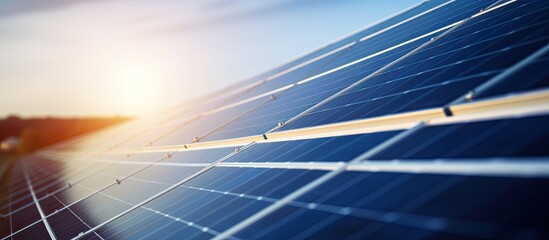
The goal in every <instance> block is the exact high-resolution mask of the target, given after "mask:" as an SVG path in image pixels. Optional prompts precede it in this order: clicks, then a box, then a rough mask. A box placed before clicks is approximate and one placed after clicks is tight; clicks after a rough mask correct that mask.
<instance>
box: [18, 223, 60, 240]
mask: <svg viewBox="0 0 549 240" xmlns="http://www.w3.org/2000/svg"><path fill="white" fill-rule="evenodd" d="M13 222H15V221H13ZM11 239H16V240H28V239H50V235H49V234H48V232H47V231H46V226H45V225H44V223H42V222H39V223H38V224H34V225H32V226H30V227H28V228H26V229H25V230H23V231H21V232H19V233H17V234H15V235H13V236H12V237H11Z"/></svg>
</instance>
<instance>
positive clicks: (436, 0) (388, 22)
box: [217, 0, 446, 94]
mask: <svg viewBox="0 0 549 240" xmlns="http://www.w3.org/2000/svg"><path fill="white" fill-rule="evenodd" d="M444 3H446V1H445V0H432V1H424V2H422V3H421V4H419V5H418V6H415V7H413V8H411V9H408V10H407V11H404V12H402V13H400V14H398V15H395V16H393V17H390V18H388V19H385V20H384V21H381V22H379V23H376V24H374V25H373V26H370V27H368V28H366V29H363V30H361V31H359V32H357V33H354V34H352V35H350V36H347V37H345V38H343V39H340V40H338V41H336V42H333V43H330V44H328V45H326V46H324V47H321V48H319V49H316V50H314V51H313V52H311V53H308V54H306V55H304V56H301V57H298V58H296V59H294V60H292V61H289V62H287V63H284V64H283V65H281V66H278V67H275V68H273V69H271V70H269V71H267V72H265V73H262V74H259V75H257V76H255V77H252V78H250V79H247V80H245V81H242V82H239V83H237V84H234V85H232V86H229V87H227V88H224V89H222V90H220V91H218V92H217V93H218V94H222V93H225V92H227V91H234V90H237V89H239V88H241V87H242V86H243V85H244V86H245V85H248V84H253V83H255V82H258V81H261V80H264V79H266V78H268V77H270V76H272V75H275V74H277V73H279V72H282V71H284V70H287V69H289V68H292V67H294V66H296V65H299V64H301V63H303V62H306V61H308V60H311V59H313V58H315V57H319V56H321V55H323V54H326V53H328V52H330V51H333V50H335V49H338V48H340V47H343V46H345V45H346V44H348V43H352V42H355V41H357V40H359V39H361V38H363V37H365V36H368V35H370V34H373V33H376V32H379V31H381V30H383V29H385V28H387V27H390V26H392V25H395V24H398V23H399V22H402V21H404V20H406V19H408V18H411V17H414V16H415V15H418V14H421V13H423V12H425V11H428V10H430V9H432V8H435V7H437V6H439V5H441V4H444Z"/></svg>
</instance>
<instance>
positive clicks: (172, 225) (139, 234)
mask: <svg viewBox="0 0 549 240" xmlns="http://www.w3.org/2000/svg"><path fill="white" fill-rule="evenodd" d="M184 226H187V223H183V222H180V221H176V220H175V218H174V217H171V216H169V217H167V216H166V215H162V214H158V213H156V212H154V211H153V210H151V209H145V208H138V209H136V210H134V211H132V212H130V213H128V214H127V215H124V216H123V217H121V218H119V219H117V220H114V221H113V222H111V223H109V224H108V225H107V226H106V227H103V228H100V229H99V230H98V231H97V232H98V234H99V235H100V236H101V237H103V238H105V239H170V238H172V239H173V238H177V235H176V233H179V234H180V235H179V237H185V236H187V238H190V237H191V236H192V237H193V239H210V238H211V237H212V234H209V233H207V232H204V231H202V229H200V228H186V229H185V230H184V231H182V230H181V228H182V227H184ZM178 231H179V232H178Z"/></svg>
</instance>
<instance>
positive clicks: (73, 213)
mask: <svg viewBox="0 0 549 240" xmlns="http://www.w3.org/2000/svg"><path fill="white" fill-rule="evenodd" d="M51 196H52V197H53V198H55V200H57V201H58V202H59V203H61V205H63V207H66V206H67V205H65V203H63V201H61V199H59V198H58V197H57V196H55V195H53V194H52V195H51ZM67 210H68V211H69V212H71V213H72V215H74V216H75V217H76V218H77V219H78V220H79V221H80V222H82V223H83V224H84V225H85V226H86V227H88V228H90V229H91V227H90V225H88V224H87V223H86V222H84V220H82V218H80V216H78V215H77V214H76V213H75V212H74V211H72V210H71V209H70V208H69V207H67ZM93 233H94V234H95V236H97V237H99V239H104V238H103V237H101V236H100V235H99V234H98V233H97V232H93Z"/></svg>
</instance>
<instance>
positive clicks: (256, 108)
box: [119, 1, 548, 148]
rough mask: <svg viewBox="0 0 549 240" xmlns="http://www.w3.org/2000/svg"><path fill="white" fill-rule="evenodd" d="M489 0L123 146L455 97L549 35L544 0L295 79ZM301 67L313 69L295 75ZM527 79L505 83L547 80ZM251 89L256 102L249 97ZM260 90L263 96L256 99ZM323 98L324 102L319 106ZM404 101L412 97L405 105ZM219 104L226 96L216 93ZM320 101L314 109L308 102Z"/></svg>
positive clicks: (463, 5) (294, 124)
mask: <svg viewBox="0 0 549 240" xmlns="http://www.w3.org/2000/svg"><path fill="white" fill-rule="evenodd" d="M489 4H490V3H489V2H484V1H474V2H471V1H467V2H459V1H456V2H451V3H449V4H447V5H444V6H443V7H440V8H439V9H437V10H436V11H432V12H429V13H428V14H426V15H423V16H422V17H420V18H416V19H413V20H412V21H410V22H406V23H405V24H402V25H400V26H399V27H395V28H393V29H391V30H389V31H386V32H384V33H383V34H380V35H377V36H375V37H373V38H369V39H367V40H365V41H363V42H360V43H358V44H356V46H354V47H352V48H350V49H346V50H343V52H342V53H340V54H339V55H338V56H340V57H338V58H337V59H332V60H329V59H330V57H327V58H323V59H321V60H319V61H317V62H314V63H311V64H309V65H307V66H304V67H302V68H299V69H298V70H296V71H294V72H291V73H288V74H286V75H282V76H281V77H280V78H281V79H273V80H271V81H269V82H265V83H264V84H261V85H259V86H257V87H256V88H253V89H250V90H248V91H247V93H248V95H246V94H238V97H239V100H242V99H240V98H246V99H248V100H246V101H237V100H234V101H231V99H225V98H221V99H220V100H219V101H221V102H223V104H229V105H230V104H231V103H235V101H236V102H238V103H239V104H235V105H230V106H229V107H226V106H225V107H222V108H215V107H214V108H213V109H217V110H216V111H213V112H208V113H206V114H202V115H198V116H196V117H195V116H194V115H192V111H191V112H190V113H189V112H187V113H185V114H184V115H180V116H179V117H176V118H175V119H181V120H180V121H171V122H168V123H165V124H163V125H160V126H158V127H156V128H155V129H153V130H151V131H148V132H145V133H143V134H142V135H140V136H137V137H135V138H132V139H131V140H130V141H127V142H125V143H124V144H121V145H120V146H119V147H122V148H123V147H143V146H146V145H149V144H152V145H157V146H163V145H175V144H184V143H190V142H192V141H196V140H199V141H210V140H219V139H227V138H235V137H242V136H248V135H255V134H263V133H265V132H268V131H270V130H273V129H277V128H278V129H280V130H288V129H295V128H301V127H309V126H315V125H320V124H326V123H333V122H338V121H346V120H353V119H359V118H368V117H375V116H381V115H386V114H393V113H401V112H407V111H414V110H419V109H424V108H430V107H439V106H443V105H445V104H449V103H451V102H452V101H454V100H456V99H457V98H459V97H460V96H461V95H462V94H464V93H466V92H467V91H469V90H472V89H474V88H475V87H477V86H479V85H481V84H482V83H485V82H486V81H488V80H489V79H491V78H493V77H494V76H496V75H497V74H500V73H501V72H502V71H503V70H505V69H507V68H508V67H510V66H512V65H513V64H514V63H516V62H518V61H520V60H521V59H523V58H525V57H526V56H528V54H530V53H532V52H533V51H535V50H537V49H539V48H541V47H542V46H544V45H545V44H546V43H547V36H546V34H545V32H547V30H548V29H547V23H546V21H547V17H546V12H547V9H546V6H544V5H543V2H520V1H519V2H514V3H511V4H508V5H506V6H504V7H501V8H499V9H496V10H494V11H490V12H487V13H485V14H482V15H480V16H478V17H475V18H473V19H470V20H469V21H467V22H465V23H463V24H462V25H461V26H459V27H457V28H456V29H455V30H453V31H452V32H451V33H449V34H447V35H446V36H444V37H441V38H440V39H436V40H434V41H432V40H431V38H433V37H435V36H437V35H436V34H433V35H426V36H424V37H422V38H420V39H418V40H415V41H413V42H410V43H408V44H405V45H403V46H401V47H399V48H396V49H392V50H391V51H388V52H385V53H383V54H380V55H376V56H374V57H372V58H369V59H366V60H365V61H362V62H359V63H356V64H354V65H350V66H349V67H346V68H343V69H340V70H338V71H335V72H331V73H329V74H327V75H323V76H320V77H318V78H316V79H314V80H311V81H309V82H306V83H303V84H298V85H295V86H294V85H292V84H294V83H295V82H296V81H299V80H301V79H302V77H303V76H302V75H306V74H310V75H315V74H316V73H319V72H325V71H326V70H328V71H329V70H331V69H333V66H331V65H330V64H328V65H330V67H326V68H323V66H324V65H325V64H326V62H327V61H331V64H333V65H334V66H339V65H343V64H346V63H349V62H352V61H354V60H356V58H360V57H361V56H365V55H370V54H375V53H378V52H379V50H380V49H387V48H390V47H391V46H394V45H395V44H398V43H402V42H406V41H408V40H410V39H413V38H416V37H418V36H421V35H424V33H428V32H432V31H433V30H436V29H440V28H442V27H444V26H448V25H451V24H453V23H456V22H459V21H460V19H464V18H466V16H470V15H472V14H474V13H476V12H478V9H480V8H482V7H486V6H487V5H489ZM471 5H473V6H471ZM446 8H448V9H446ZM446 12H450V13H446ZM457 13H460V14H457ZM423 25H427V26H426V27H423ZM431 25H434V26H431ZM412 26H413V27H412ZM401 28H403V29H401ZM410 29H414V32H412V33H410V34H405V33H406V32H407V31H411V30H410ZM393 30H394V31H393ZM405 30H407V31H405ZM393 32H394V33H393ZM439 34H440V32H439ZM374 38H375V39H374ZM377 38H379V39H377ZM376 39H377V40H376ZM374 40H376V41H374ZM426 42H429V44H428V45H426V46H424V47H422V48H421V50H419V51H417V52H415V53H414V54H412V55H411V56H407V57H406V58H405V59H403V60H401V61H399V62H398V63H396V64H395V65H393V66H392V67H389V68H387V69H386V70H385V71H383V72H381V73H379V74H377V75H375V76H373V77H368V76H369V75H370V74H372V73H374V72H375V71H376V70H378V69H380V68H381V67H383V66H386V65H387V64H389V63H391V62H393V61H395V60H397V59H398V58H399V57H402V56H403V55H404V54H406V53H409V52H410V51H411V50H413V49H415V48H417V47H418V46H420V45H421V44H424V43H426ZM334 57H335V56H334ZM496 58H497V61H495V60H496ZM313 69H322V70H319V71H316V70H313ZM464 69H465V70H464ZM298 72H306V73H303V74H301V75H299V76H294V75H295V74H298ZM313 72H314V73H313ZM365 77H366V78H368V80H367V81H362V82H361V83H360V84H357V85H356V86H354V87H353V88H352V89H350V90H347V91H346V92H345V93H343V94H340V95H339V96H338V97H337V98H335V99H333V100H332V101H329V102H323V101H324V100H325V99H327V98H328V97H330V96H333V95H334V94H336V93H338V92H339V91H341V90H342V89H345V88H346V87H348V86H350V85H351V84H356V83H357V81H359V80H361V79H364V78H365ZM282 78H285V79H282ZM286 78H287V79H286ZM520 84H521V85H520V88H517V86H516V85H518V83H516V82H515V83H509V85H507V86H502V87H504V88H503V89H501V90H500V91H501V92H515V91H521V90H530V89H532V88H538V87H543V86H544V84H546V83H544V82H543V78H541V79H532V80H531V82H530V83H529V84H523V85H522V83H520ZM288 85H291V86H293V87H291V88H289V89H285V90H281V91H280V92H276V93H273V94H266V95H265V94H263V93H265V92H270V91H273V90H276V89H278V88H279V87H283V88H284V86H288ZM262 94H263V95H265V96H262ZM250 96H252V100H249V99H250V98H249V97H250ZM253 96H262V97H259V98H257V99H256V98H254V97H253ZM491 96H493V94H489V93H483V94H482V95H479V96H478V98H486V97H491ZM476 97H477V96H476ZM227 98H231V96H229V97H227ZM321 102H322V104H321V105H319V106H315V105H317V104H319V103H321ZM403 102H405V103H406V104H402V103H403ZM212 104H214V105H215V104H218V103H217V102H216V101H214V102H213V103H212ZM206 105H208V104H206ZM313 106H315V108H312V109H310V108H311V107H313ZM203 107H204V106H200V107H199V108H198V109H199V110H201V111H204V108H206V107H204V108H203ZM206 109H207V108H206ZM309 109H310V110H309ZM197 111H198V110H197ZM304 111H307V112H305V114H304V115H303V116H301V117H300V118H299V119H297V120H295V121H293V119H292V118H293V117H294V116H296V115H298V114H303V112H304ZM289 120H290V121H289ZM279 123H286V124H284V126H283V127H282V128H280V127H277V125H278V124H279Z"/></svg>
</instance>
